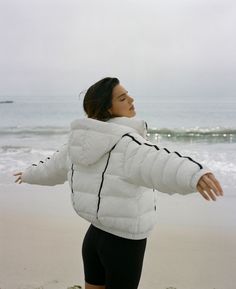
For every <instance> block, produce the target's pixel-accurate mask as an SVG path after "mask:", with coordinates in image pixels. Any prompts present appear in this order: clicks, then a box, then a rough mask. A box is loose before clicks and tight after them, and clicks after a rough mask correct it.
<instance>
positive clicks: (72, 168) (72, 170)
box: [70, 164, 74, 194]
mask: <svg viewBox="0 0 236 289" xmlns="http://www.w3.org/2000/svg"><path fill="white" fill-rule="evenodd" d="M73 176H74V164H72V166H71V182H70V183H71V192H72V194H74V190H73Z"/></svg>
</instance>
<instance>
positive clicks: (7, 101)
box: [0, 100, 14, 103]
mask: <svg viewBox="0 0 236 289" xmlns="http://www.w3.org/2000/svg"><path fill="white" fill-rule="evenodd" d="M13 102H14V101H13V100H0V103H13Z"/></svg>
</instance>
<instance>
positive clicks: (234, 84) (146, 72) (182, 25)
mask: <svg viewBox="0 0 236 289" xmlns="http://www.w3.org/2000/svg"><path fill="white" fill-rule="evenodd" d="M235 24H236V1H234V0H159V1H158V0H20V1H19V0H0V37H1V45H0V51H1V53H0V79H1V81H0V97H1V98H2V97H3V96H5V95H7V96H13V95H32V97H37V96H39V95H44V96H45V95H77V94H78V92H79V91H81V90H83V89H86V88H88V86H90V85H91V84H93V83H94V82H95V81H97V80H99V79H100V78H102V77H105V76H116V77H118V78H120V80H121V82H122V84H123V85H124V86H125V87H126V88H127V90H129V91H130V93H131V94H132V95H133V96H138V97H142V98H145V97H157V98H160V99H166V98H169V99H176V100H178V99H182V98H186V99H189V100H193V99H197V98H202V99H207V100H211V101H213V100H217V101H220V100H234V99H236V97H235V94H236V93H235V92H236V37H235V31H236V25H235Z"/></svg>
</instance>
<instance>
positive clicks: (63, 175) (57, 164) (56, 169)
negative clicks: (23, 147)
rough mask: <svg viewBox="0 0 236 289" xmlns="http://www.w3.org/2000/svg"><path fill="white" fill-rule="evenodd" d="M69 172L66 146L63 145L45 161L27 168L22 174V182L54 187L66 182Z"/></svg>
mask: <svg viewBox="0 0 236 289" xmlns="http://www.w3.org/2000/svg"><path fill="white" fill-rule="evenodd" d="M68 170H69V162H68V153H67V145H63V146H62V147H61V149H60V150H58V151H57V152H55V153H54V154H53V155H52V156H51V157H48V158H47V159H46V160H45V161H40V162H39V163H38V164H37V165H36V164H33V165H32V166H30V167H28V168H27V169H26V170H25V171H24V172H23V174H22V182H24V183H28V184H35V185H41V186H55V185H58V184H63V183H65V181H66V180H67V172H68Z"/></svg>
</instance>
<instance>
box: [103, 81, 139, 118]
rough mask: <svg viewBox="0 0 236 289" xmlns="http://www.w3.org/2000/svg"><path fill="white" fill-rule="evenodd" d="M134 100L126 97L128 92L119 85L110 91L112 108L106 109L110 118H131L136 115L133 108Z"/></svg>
mask: <svg viewBox="0 0 236 289" xmlns="http://www.w3.org/2000/svg"><path fill="white" fill-rule="evenodd" d="M133 101H134V99H133V98H132V97H131V96H129V95H128V91H127V90H126V89H125V88H124V87H123V86H121V85H120V84H118V85H116V86H115V87H114V88H113V91H112V107H111V108H110V109H108V111H109V112H110V114H111V115H112V116H126V117H133V116H135V115H136V112H135V108H134V106H133Z"/></svg>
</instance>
